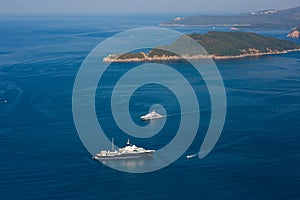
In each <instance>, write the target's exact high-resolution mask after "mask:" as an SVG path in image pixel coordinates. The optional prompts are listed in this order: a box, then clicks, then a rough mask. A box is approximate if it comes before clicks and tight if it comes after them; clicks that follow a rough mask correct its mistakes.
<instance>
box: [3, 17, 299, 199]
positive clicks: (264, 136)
mask: <svg viewBox="0 0 300 200" xmlns="http://www.w3.org/2000/svg"><path fill="white" fill-rule="evenodd" d="M163 19H168V16H157V17H153V16H152V17H150V16H143V17H135V16H131V17H129V18H126V20H125V19H124V17H117V16H114V17H112V16H102V17H78V18H76V17H44V18H42V19H39V20H37V19H36V18H34V17H27V18H20V17H1V19H0V24H1V26H0V35H1V42H0V44H1V45H0V77H1V79H0V147H1V151H0V163H1V164H0V175H1V179H0V198H1V199H19V198H23V199H41V198H42V199H53V198H55V199H132V198H134V199H183V198H186V199H272V200H273V199H298V198H299V196H300V192H299V190H298V188H299V186H300V173H299V168H300V153H299V147H300V136H299V133H300V125H299V119H298V118H299V113H300V104H299V102H300V68H299V67H300V53H297V52H296V53H290V54H285V55H276V56H264V57H260V58H247V59H241V60H228V61H218V62H216V64H217V66H218V68H219V70H220V72H221V74H222V77H223V79H224V84H225V87H226V93H227V100H228V107H227V109H228V112H227V118H226V122H225V127H224V130H223V133H222V135H221V138H220V140H219V142H218V143H217V145H216V146H215V148H214V150H213V151H212V152H211V154H209V156H207V157H206V158H204V159H192V160H186V159H185V158H184V156H183V157H181V158H180V159H179V160H177V161H176V162H175V163H173V164H171V165H170V166H168V167H167V168H164V169H162V170H160V171H156V172H152V173H147V174H128V173H122V172H118V171H115V170H113V169H110V168H108V167H106V166H105V165H102V164H100V163H97V162H95V161H93V160H91V155H90V154H89V153H88V152H87V150H86V149H85V148H84V146H83V144H82V143H81V141H80V139H79V137H78V135H77V132H76V128H75V125H74V122H73V116H72V102H71V98H72V88H73V83H74V80H75V76H76V73H77V71H78V69H79V67H80V65H81V63H82V61H83V60H84V58H85V57H86V56H87V54H88V53H89V52H90V51H91V50H92V49H93V48H94V46H96V45H97V44H98V43H99V42H101V41H103V40H104V39H105V38H107V37H110V36H112V35H114V34H116V33H119V32H120V31H123V30H126V29H129V28H136V27H143V26H154V25H156V24H158V23H159V22H161V21H164V20H163ZM228 29H229V28H228ZM177 30H180V31H183V32H205V31H207V30H210V28H209V27H204V28H199V27H198V28H197V27H194V28H187V27H179V28H177ZM220 30H227V28H226V27H225V28H222V29H220ZM256 31H257V32H260V33H263V34H265V35H272V36H275V37H279V38H284V37H285V33H286V30H272V31H266V30H256ZM170 65H171V66H172V67H173V68H175V69H178V70H182V72H183V73H186V74H188V76H189V79H190V80H191V82H193V81H194V84H195V87H199V88H200V89H201V90H200V91H201V105H202V107H201V123H200V129H199V134H198V135H197V137H196V140H195V141H194V142H193V144H192V145H191V147H190V148H189V149H188V152H187V154H190V153H194V152H197V151H198V149H199V147H200V145H201V142H202V139H203V133H205V131H206V129H207V126H208V122H209V120H208V119H209V116H210V110H209V96H208V94H207V90H206V88H205V86H204V83H203V82H202V81H199V82H197V81H195V79H196V78H197V77H193V74H192V73H190V70H189V69H188V68H185V64H184V63H171V64H170ZM126 67H128V64H118V65H117V66H116V68H114V69H115V70H116V71H111V72H108V73H107V74H106V77H105V78H104V80H103V81H104V83H105V84H107V85H108V86H107V87H106V88H104V89H101V90H100V89H99V90H98V91H97V94H96V109H97V112H98V120H99V121H100V123H101V125H103V126H104V129H105V130H108V131H109V132H114V133H116V135H117V137H118V141H116V144H117V145H119V146H122V145H123V143H124V141H125V140H126V138H127V137H128V136H127V135H125V134H123V133H122V132H121V131H120V130H119V129H118V127H117V126H116V125H115V123H114V121H113V120H112V119H111V118H110V115H109V109H110V108H109V107H108V106H106V103H103V101H104V102H107V103H108V102H109V95H108V94H110V92H111V91H110V87H109V85H110V83H112V82H113V81H115V78H116V77H117V76H118V75H117V73H121V72H122V70H124V69H126ZM154 93H156V94H157V93H158V94H159V95H157V96H159V98H154V97H153V96H154V95H153V94H154ZM140 95H145V96H149V97H153V98H146V99H145V98H139V97H140ZM153 102H160V103H161V104H163V105H166V107H167V110H168V112H170V113H178V111H179V108H178V103H177V102H176V98H174V96H173V95H172V94H171V93H170V92H169V91H168V90H166V89H165V88H163V87H160V86H157V85H148V86H147V87H145V88H144V89H143V88H141V90H139V91H137V93H136V96H135V97H134V98H133V99H132V107H131V109H132V117H133V119H134V120H135V121H136V123H138V124H140V125H145V124H143V123H142V122H140V121H139V120H137V119H135V117H136V116H139V115H140V114H141V113H143V112H144V111H145V110H146V109H148V107H147V105H150V104H151V103H153ZM101 113H106V114H107V115H106V116H103V115H101ZM178 122H179V118H178V117H177V116H176V115H175V116H173V117H172V120H169V121H167V123H166V127H165V131H166V132H167V133H168V134H161V135H157V136H155V137H154V138H152V140H147V141H144V140H143V139H136V140H134V141H135V143H137V144H139V145H140V146H144V145H149V144H151V146H152V147H153V148H160V147H162V146H164V145H165V144H166V143H167V142H168V141H170V139H171V138H172V137H173V136H174V135H173V133H174V131H176V129H177V128H178ZM191 123H192V122H191ZM133 139H134V138H133Z"/></svg>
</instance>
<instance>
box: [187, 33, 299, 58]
mask: <svg viewBox="0 0 300 200" xmlns="http://www.w3.org/2000/svg"><path fill="white" fill-rule="evenodd" d="M189 36H190V37H191V38H193V39H194V40H196V41H197V42H198V43H199V44H201V45H202V46H203V47H204V48H205V49H206V51H207V52H208V53H209V54H213V55H218V56H236V55H241V54H245V53H251V52H250V51H249V50H251V49H256V50H258V51H259V52H261V53H267V52H269V51H270V50H272V51H284V50H292V49H298V48H300V45H298V44H296V43H294V42H291V41H286V40H280V39H276V38H272V37H266V36H261V35H259V34H256V33H245V32H216V31H212V32H208V33H207V34H191V35H189Z"/></svg>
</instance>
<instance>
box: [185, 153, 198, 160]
mask: <svg viewBox="0 0 300 200" xmlns="http://www.w3.org/2000/svg"><path fill="white" fill-rule="evenodd" d="M196 156H197V154H192V155H188V156H186V158H187V159H191V158H195V157H196Z"/></svg>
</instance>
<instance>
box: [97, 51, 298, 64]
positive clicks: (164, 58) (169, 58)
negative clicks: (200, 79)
mask: <svg viewBox="0 0 300 200" xmlns="http://www.w3.org/2000/svg"><path fill="white" fill-rule="evenodd" d="M296 51H300V49H290V50H283V51H272V50H269V51H268V52H257V51H254V52H251V53H244V54H240V55H232V56H220V55H194V56H189V55H182V56H165V55H163V56H153V57H149V56H148V55H147V54H146V53H143V54H144V57H143V58H126V59H121V58H119V56H120V55H109V56H107V57H105V58H104V59H103V62H106V63H107V62H119V63H122V62H147V61H150V62H151V61H179V60H185V59H186V60H189V59H194V60H199V59H214V60H228V59H239V58H246V57H255V56H264V55H277V54H286V53H290V52H296Z"/></svg>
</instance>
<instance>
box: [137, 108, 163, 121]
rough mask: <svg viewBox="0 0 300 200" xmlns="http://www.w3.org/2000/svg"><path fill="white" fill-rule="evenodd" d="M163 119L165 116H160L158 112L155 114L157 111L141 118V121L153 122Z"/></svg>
mask: <svg viewBox="0 0 300 200" xmlns="http://www.w3.org/2000/svg"><path fill="white" fill-rule="evenodd" d="M162 117H164V116H162V115H160V114H158V113H157V112H155V110H153V111H152V112H151V113H148V114H146V115H144V116H141V119H142V120H151V119H159V118H162Z"/></svg>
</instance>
